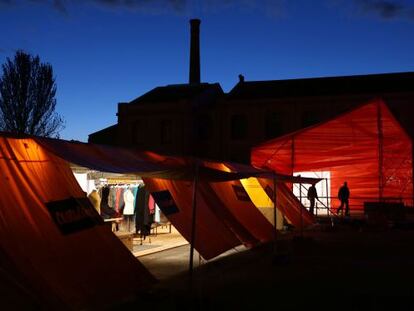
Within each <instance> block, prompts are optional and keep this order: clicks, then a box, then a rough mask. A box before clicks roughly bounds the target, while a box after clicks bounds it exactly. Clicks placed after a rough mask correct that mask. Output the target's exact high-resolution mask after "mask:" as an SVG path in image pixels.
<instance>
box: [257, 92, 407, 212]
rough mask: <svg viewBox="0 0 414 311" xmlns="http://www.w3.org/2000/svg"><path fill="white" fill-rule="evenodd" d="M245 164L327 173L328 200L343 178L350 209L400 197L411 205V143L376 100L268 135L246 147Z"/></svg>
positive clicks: (291, 171)
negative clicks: (287, 131) (267, 138)
mask: <svg viewBox="0 0 414 311" xmlns="http://www.w3.org/2000/svg"><path fill="white" fill-rule="evenodd" d="M251 163H252V165H253V166H255V167H258V168H265V169H270V170H273V171H276V172H279V173H283V174H295V172H329V175H330V191H329V192H330V193H331V196H332V198H331V199H332V200H331V205H332V206H334V207H338V206H339V201H338V199H337V198H336V195H337V193H338V189H339V188H340V186H341V185H342V184H343V182H345V181H347V182H348V186H349V188H350V192H351V196H350V208H351V212H352V211H357V210H362V209H363V206H364V202H367V201H384V200H401V201H403V202H404V203H405V204H406V205H412V203H413V202H412V196H413V184H412V142H411V139H410V137H409V136H408V135H407V133H406V132H405V131H404V130H403V128H402V127H401V125H400V124H399V123H398V121H397V120H396V119H395V117H394V116H393V115H392V113H391V112H390V110H389V109H388V108H387V106H386V104H385V103H384V102H383V101H382V100H381V99H375V100H372V101H370V102H368V103H366V104H364V105H361V106H359V107H357V108H355V109H353V110H351V111H349V112H347V113H344V114H342V115H340V116H338V117H336V118H334V119H332V120H329V121H327V122H324V123H321V124H318V125H315V126H312V127H309V128H305V129H303V130H300V131H297V132H294V133H291V134H288V135H285V136H282V137H279V138H275V139H272V140H270V141H267V142H264V143H262V144H260V145H258V146H256V147H254V148H253V149H252V153H251Z"/></svg>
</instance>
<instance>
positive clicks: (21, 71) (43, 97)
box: [0, 51, 64, 137]
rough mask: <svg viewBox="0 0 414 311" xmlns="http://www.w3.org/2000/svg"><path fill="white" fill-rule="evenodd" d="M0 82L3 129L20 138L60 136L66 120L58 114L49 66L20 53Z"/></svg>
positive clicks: (7, 64)
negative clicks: (18, 135) (21, 136)
mask: <svg viewBox="0 0 414 311" xmlns="http://www.w3.org/2000/svg"><path fill="white" fill-rule="evenodd" d="M2 69H3V75H2V77H1V78H0V128H1V130H3V131H9V132H13V133H18V134H23V133H24V134H31V135H36V136H46V137H50V136H58V135H59V131H61V130H62V129H63V128H64V121H63V118H62V117H61V116H60V115H58V114H57V113H56V112H55V108H56V98H55V95H56V83H55V78H54V77H53V69H52V66H51V65H50V64H44V63H40V59H39V56H35V57H33V56H31V55H30V54H27V53H25V52H23V51H17V52H16V54H15V56H14V59H13V60H11V59H10V58H7V60H6V63H5V64H3V66H2Z"/></svg>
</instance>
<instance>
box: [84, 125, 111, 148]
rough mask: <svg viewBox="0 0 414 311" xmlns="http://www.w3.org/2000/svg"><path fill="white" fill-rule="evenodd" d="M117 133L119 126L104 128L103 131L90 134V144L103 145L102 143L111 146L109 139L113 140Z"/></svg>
mask: <svg viewBox="0 0 414 311" xmlns="http://www.w3.org/2000/svg"><path fill="white" fill-rule="evenodd" d="M117 131H118V124H114V125H111V126H108V127H106V128H104V129H102V130H99V131H96V132H93V133H91V134H89V135H88V136H89V138H88V141H89V142H94V143H96V144H99V143H101V144H102V143H108V144H109V141H108V137H111V138H112V137H116V135H117Z"/></svg>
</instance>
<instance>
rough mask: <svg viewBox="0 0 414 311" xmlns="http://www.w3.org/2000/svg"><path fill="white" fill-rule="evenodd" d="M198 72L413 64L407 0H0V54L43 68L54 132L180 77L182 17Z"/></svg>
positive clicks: (276, 74) (184, 75) (209, 75)
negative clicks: (53, 99) (36, 60)
mask: <svg viewBox="0 0 414 311" xmlns="http://www.w3.org/2000/svg"><path fill="white" fill-rule="evenodd" d="M190 18H200V19H201V79H202V82H219V83H220V84H221V86H222V87H223V89H224V90H225V91H229V90H230V89H231V88H232V87H233V86H234V85H235V84H236V83H237V81H238V77H237V76H238V74H240V73H241V74H243V75H244V76H245V79H246V81H250V80H274V79H288V78H304V77H321V76H337V75H354V74H369V73H386V72H401V71H414V0H406V1H404V0H401V1H377V0H372V1H371V0H312V1H311V0H273V1H272V0H268V1H266V0H263V1H260V0H256V1H254V0H250V1H248V0H244V1H243V0H240V1H236V0H233V1H232V0H221V1H220V0H204V1H202V0H199V1H189V0H188V1H185V0H169V1H168V0H153V1H151V0H135V1H134V0H54V1H53V0H50V1H48V0H44V1H43V0H0V31H1V40H0V62H1V63H4V61H5V59H6V57H13V55H14V53H15V51H16V50H18V49H23V50H24V51H26V52H29V53H32V54H37V55H39V56H40V59H41V61H43V62H49V63H50V64H52V66H53V68H54V71H55V75H56V82H57V87H58V93H57V100H58V105H57V111H58V113H60V114H61V115H62V116H63V117H64V119H65V121H66V128H65V130H63V131H62V132H61V137H62V138H65V139H75V140H81V141H86V140H87V136H88V134H90V133H92V132H94V131H97V130H100V129H102V128H104V127H107V126H109V125H112V124H114V123H116V115H115V114H116V111H117V103H118V102H126V101H130V100H132V99H134V98H136V97H138V96H140V95H142V94H143V93H145V92H147V91H149V90H151V89H152V88H154V87H156V86H162V85H167V84H176V83H186V82H187V81H188V66H189V65H188V63H189V61H188V60H189V39H190V38H189V22H188V21H189V19H190Z"/></svg>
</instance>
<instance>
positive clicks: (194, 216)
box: [189, 159, 199, 281]
mask: <svg viewBox="0 0 414 311" xmlns="http://www.w3.org/2000/svg"><path fill="white" fill-rule="evenodd" d="M198 169H199V166H198V160H197V159H194V180H193V202H192V210H193V213H192V219H191V241H190V267H189V274H190V281H191V279H192V276H193V261H194V244H195V237H196V236H195V231H196V215H197V214H196V211H197V186H198Z"/></svg>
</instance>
